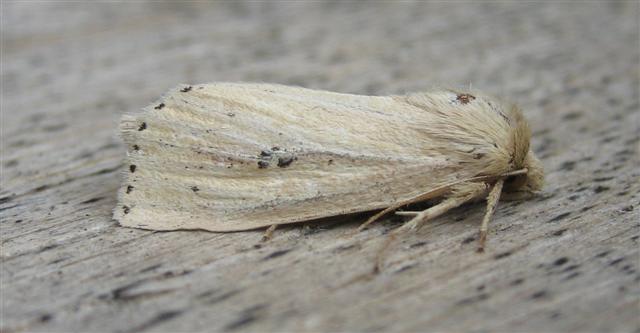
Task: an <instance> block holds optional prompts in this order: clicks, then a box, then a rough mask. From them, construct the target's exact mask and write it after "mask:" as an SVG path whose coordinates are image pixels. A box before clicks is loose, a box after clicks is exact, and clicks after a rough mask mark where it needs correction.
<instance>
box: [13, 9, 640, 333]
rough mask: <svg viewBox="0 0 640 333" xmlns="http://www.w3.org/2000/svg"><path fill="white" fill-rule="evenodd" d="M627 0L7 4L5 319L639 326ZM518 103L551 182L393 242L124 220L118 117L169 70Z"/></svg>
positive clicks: (634, 112)
mask: <svg viewBox="0 0 640 333" xmlns="http://www.w3.org/2000/svg"><path fill="white" fill-rule="evenodd" d="M639 9H640V8H639V6H638V3H637V2H611V3H596V2H581V3H579V4H578V3H576V2H573V3H572V2H565V3H559V4H558V3H555V4H554V3H551V2H540V3H527V4H517V3H509V2H500V3H478V4H473V3H464V4H462V3H461V4H458V5H451V4H444V3H402V4H392V3H376V4H375V5H374V4H362V5H360V4H356V3H351V2H348V3H344V4H340V3H334V2H332V3H315V2H314V3H306V4H302V3H300V4H298V3H277V4H267V3H243V2H224V3H223V2H217V3H204V2H189V3H182V4H178V3H170V2H169V3H143V2H135V3H108V2H103V3H99V4H89V3H86V4H81V3H73V2H10V1H3V2H2V8H1V10H0V11H1V12H2V26H1V28H2V29H1V30H2V32H1V34H2V36H1V37H2V59H1V65H2V66H1V67H2V68H1V75H2V104H1V109H2V110H1V112H2V113H1V115H2V119H1V128H0V129H1V133H0V141H1V142H0V148H1V161H0V162H1V163H0V166H1V186H0V220H1V223H0V234H1V242H2V245H1V258H0V260H1V268H0V279H1V281H0V288H1V306H2V308H1V310H2V311H1V316H0V330H1V331H2V332H23V331H42V332H43V331H47V332H52V331H56V332H63V331H65V332H66V331H76V332H79V331H104V332H139V331H162V332H176V331H182V332H187V331H189V332H191V331H246V332H271V331H273V332H275V331H279V332H283V331H287V332H289V331H306V332H329V331H384V332H386V331H396V332H413V331H425V330H429V331H460V332H478V331H480V332H482V331H504V332H507V331H530V332H534V331H535V332H543V331H545V332H552V331H553V332H578V331H599V332H638V330H640V322H639V319H638V314H639V309H640V272H639V271H638V270H639V269H640V248H639V244H638V243H639V237H640V229H639V226H640V216H639V215H640V214H638V212H639V210H640V207H639V205H640V198H639V197H638V193H639V192H640V182H638V179H639V176H640V170H639V168H638V165H639V162H640V161H639V155H640V146H639V145H640V143H639V142H640V139H639V134H638V133H639V128H638V127H639V126H638V125H639V122H640V115H639V111H638V110H639V108H640V102H639V99H640V96H639V93H638V91H640V90H639V84H640V82H639V80H640V79H639V78H640V76H639V75H638V68H639V65H640V51H639V50H640V47H639V45H638V44H639V42H638V40H639V39H638V38H639V36H638V35H639V33H638V31H640V26H639V23H638V16H637V13H638V10H639ZM211 81H258V82H274V83H282V84H289V85H301V86H305V87H309V88H315V89H325V90H331V91H342V92H348V93H359V94H376V95H378V94H379V95H388V94H398V93H403V92H407V91H416V90H427V89H429V88H433V87H434V86H448V85H450V86H454V87H455V86H468V85H470V84H472V85H473V87H474V88H478V89H482V90H484V91H488V92H494V93H496V94H499V95H502V96H504V97H507V98H508V99H510V100H514V101H517V102H519V103H520V104H521V106H522V107H523V109H524V112H525V115H526V116H527V117H528V118H529V120H530V122H531V125H532V128H533V131H534V135H533V136H534V137H533V147H534V150H535V151H536V153H537V154H538V156H540V157H541V159H542V161H543V163H544V165H545V168H546V170H547V180H548V183H547V185H546V187H545V190H544V193H543V194H542V195H541V196H539V197H537V198H536V199H534V200H529V201H524V202H502V203H500V204H499V206H498V209H497V211H496V214H495V217H494V219H493V222H492V223H491V227H490V233H489V239H488V244H487V251H486V252H485V253H484V254H478V253H476V252H475V251H474V249H475V237H476V235H477V231H478V227H479V222H480V220H481V218H482V214H483V205H481V204H480V205H467V206H464V207H461V208H459V209H457V210H455V211H454V212H453V213H452V214H448V215H447V216H444V217H442V218H439V219H437V220H436V221H434V222H433V223H432V224H430V225H429V226H428V227H426V228H424V229H422V230H421V231H419V232H418V233H416V234H412V235H408V236H406V237H404V238H402V239H399V240H398V241H397V242H396V243H395V244H394V245H393V246H392V248H391V249H390V250H389V252H388V256H387V258H386V261H385V267H384V268H385V269H384V271H383V272H382V273H381V274H379V275H378V276H376V277H374V278H371V279H358V278H357V277H358V276H360V275H361V274H364V273H366V272H368V271H369V270H370V269H371V265H372V264H373V259H374V257H375V255H376V253H377V251H378V250H379V249H380V247H381V246H382V245H383V243H384V242H385V240H386V237H385V234H386V233H387V232H388V231H389V230H392V229H393V228H395V227H397V226H399V225H400V223H401V221H402V219H399V218H393V217H392V218H388V219H386V220H384V221H382V222H381V223H379V224H377V225H375V226H372V228H370V229H368V230H366V231H363V232H361V233H354V230H355V228H356V227H357V225H358V224H359V223H361V222H362V221H364V220H365V219H366V217H367V215H366V214H365V215H356V216H346V217H342V218H337V219H331V220H328V221H326V222H325V223H322V224H313V225H305V226H296V227H290V228H282V229H278V230H276V232H275V234H274V237H273V239H272V240H271V241H269V242H266V243H261V242H260V238H261V235H262V233H261V232H243V233H232V234H215V233H208V232H186V231H181V232H149V231H143V230H135V229H128V228H123V227H119V226H118V225H117V224H116V223H115V221H113V220H112V219H111V210H112V209H113V207H114V206H115V203H116V201H115V200H116V190H117V188H118V186H119V185H120V181H121V177H120V172H121V171H122V169H123V165H122V161H123V157H124V153H125V148H124V146H123V144H122V143H121V142H120V140H119V139H117V137H116V135H115V132H116V128H117V123H118V119H119V117H120V115H121V114H122V113H123V112H125V111H130V110H135V109H139V108H141V107H143V106H145V105H147V104H148V103H150V102H151V101H153V100H155V99H156V98H157V97H158V96H159V95H160V94H161V93H163V92H164V91H166V90H167V89H169V88H170V87H173V86H176V85H177V84H178V83H202V82H211Z"/></svg>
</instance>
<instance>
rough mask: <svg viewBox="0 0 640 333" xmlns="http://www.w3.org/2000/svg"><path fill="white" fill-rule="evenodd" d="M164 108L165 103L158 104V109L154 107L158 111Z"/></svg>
mask: <svg viewBox="0 0 640 333" xmlns="http://www.w3.org/2000/svg"><path fill="white" fill-rule="evenodd" d="M163 107H164V103H160V104H158V105H157V106H156V107H154V109H156V110H160V109H162V108H163Z"/></svg>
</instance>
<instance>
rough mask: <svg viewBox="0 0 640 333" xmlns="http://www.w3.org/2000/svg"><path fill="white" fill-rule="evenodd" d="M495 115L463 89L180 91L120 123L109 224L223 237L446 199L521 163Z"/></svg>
mask: <svg viewBox="0 0 640 333" xmlns="http://www.w3.org/2000/svg"><path fill="white" fill-rule="evenodd" d="M505 108H506V107H503V106H502V104H501V102H499V101H497V100H494V99H491V98H489V97H486V96H484V95H481V94H478V93H475V92H474V93H464V94H463V93H459V92H454V91H436V92H431V93H420V94H410V95H407V96H386V97H385V96H379V97H378V96H359V95H349V94H339V93H332V92H325V91H316V90H310V89H304V88H296V87H286V86H280V85H271V84H234V83H213V84H203V85H195V86H180V87H177V88H175V89H173V90H171V91H170V92H168V93H167V94H165V95H164V96H163V97H162V98H161V100H159V101H157V102H155V103H153V104H152V105H150V106H149V107H147V108H145V109H143V111H142V112H140V113H136V114H130V115H125V116H124V117H123V118H122V122H121V126H120V127H121V132H122V137H123V138H124V141H125V142H126V144H127V145H128V156H127V162H126V163H127V165H128V167H127V169H126V175H125V177H124V178H125V181H124V182H123V186H122V188H121V189H120V191H119V203H118V207H117V208H116V209H115V212H114V218H115V219H116V220H118V221H119V222H120V223H121V224H122V225H124V226H129V227H138V228H145V229H154V230H175V229H204V230H209V231H219V232H224V231H240V230H249V229H257V228H265V227H269V226H272V225H278V224H286V223H294V222H300V221H306V220H310V219H319V218H323V217H328V216H334V215H341V214H347V213H354V212H362V211H370V210H377V209H384V208H387V207H397V206H398V205H401V204H403V203H407V202H410V201H411V200H416V198H420V196H421V195H424V194H425V193H429V192H431V193H432V194H433V195H431V197H441V198H443V200H446V199H447V198H451V197H452V196H456V195H458V194H459V193H458V192H456V191H455V190H454V189H455V188H454V187H446V186H447V184H453V183H456V182H460V181H462V180H467V179H472V178H474V177H496V176H499V175H501V174H504V173H506V172H509V171H512V170H515V169H516V168H522V167H523V165H515V164H514V162H513V161H514V159H513V156H515V154H516V153H518V154H522V152H513V151H512V150H513V149H514V148H515V147H516V146H517V145H515V144H514V143H513V142H510V140H511V141H512V140H514V138H515V137H518V138H520V137H521V136H522V133H520V132H518V133H516V134H514V133H513V130H514V128H516V127H517V126H521V124H520V122H522V121H524V120H523V119H519V118H518V119H516V118H517V117H516V116H513V115H511V114H510V113H509V112H512V111H511V110H510V109H509V110H507V109H505ZM516 112H519V111H518V110H516ZM513 122H515V123H513ZM525 125H526V124H525ZM514 126H515V127H514ZM518 135H519V136H518ZM525 136H526V133H525ZM527 140H528V138H527ZM518 147H522V144H521V145H519V146H518ZM527 149H528V143H527ZM524 154H525V155H526V154H527V152H525V153H524ZM510 163H511V164H510ZM465 195H467V196H468V195H470V194H469V193H466V194H465ZM478 195H480V194H479V193H478ZM425 199H426V198H425ZM394 209H395V208H394Z"/></svg>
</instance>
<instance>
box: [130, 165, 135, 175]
mask: <svg viewBox="0 0 640 333" xmlns="http://www.w3.org/2000/svg"><path fill="white" fill-rule="evenodd" d="M129 171H131V173H134V172H136V165H135V164H131V165H130V166H129Z"/></svg>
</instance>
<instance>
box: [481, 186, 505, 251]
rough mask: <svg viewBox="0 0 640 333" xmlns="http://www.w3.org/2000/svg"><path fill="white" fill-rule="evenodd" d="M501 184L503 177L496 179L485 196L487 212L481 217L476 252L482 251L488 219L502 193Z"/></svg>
mask: <svg viewBox="0 0 640 333" xmlns="http://www.w3.org/2000/svg"><path fill="white" fill-rule="evenodd" d="M502 185H504V178H502V179H498V181H497V182H496V184H495V185H493V188H492V189H491V192H489V195H488V196H487V212H486V213H485V214H484V218H483V219H482V225H481V226H480V237H479V240H478V252H484V245H485V243H486V241H487V230H488V228H489V220H491V216H493V213H494V212H495V211H496V207H497V206H498V201H500V194H501V193H502Z"/></svg>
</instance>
